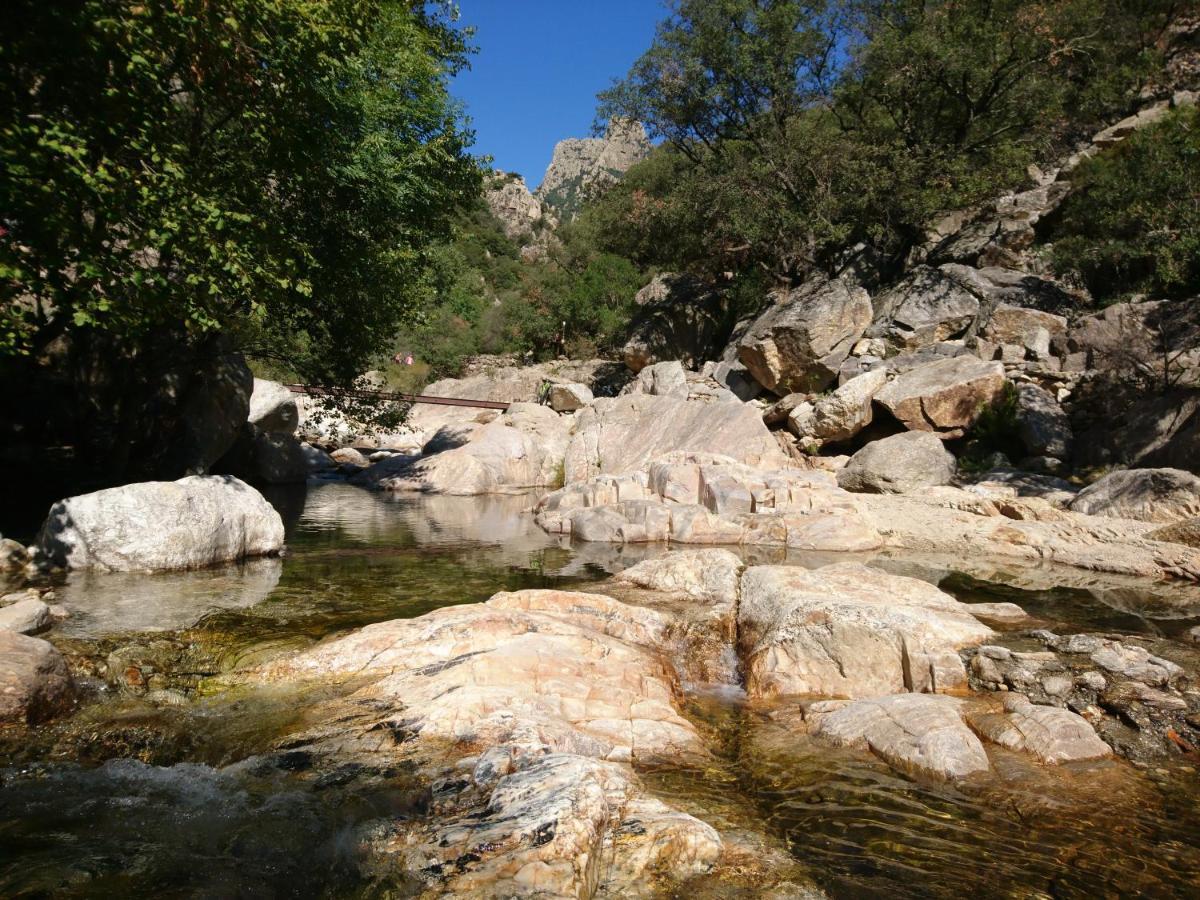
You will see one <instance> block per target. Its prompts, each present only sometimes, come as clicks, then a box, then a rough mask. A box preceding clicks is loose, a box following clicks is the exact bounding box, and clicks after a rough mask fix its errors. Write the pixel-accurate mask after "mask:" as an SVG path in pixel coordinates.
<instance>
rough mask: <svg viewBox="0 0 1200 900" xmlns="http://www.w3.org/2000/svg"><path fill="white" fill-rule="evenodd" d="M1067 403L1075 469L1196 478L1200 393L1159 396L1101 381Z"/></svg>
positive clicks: (1086, 383)
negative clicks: (1165, 471) (1156, 471)
mask: <svg viewBox="0 0 1200 900" xmlns="http://www.w3.org/2000/svg"><path fill="white" fill-rule="evenodd" d="M1071 403H1072V409H1071V424H1072V429H1073V431H1074V432H1075V435H1076V440H1075V443H1074V454H1073V458H1072V461H1073V463H1074V464H1075V466H1076V467H1078V468H1096V467H1105V466H1108V467H1112V466H1116V467H1120V468H1127V467H1135V468H1136V467H1143V468H1172V469H1185V470H1187V471H1189V472H1197V473H1200V391H1195V390H1172V391H1167V392H1165V393H1161V394H1160V393H1156V392H1148V391H1146V390H1145V389H1139V388H1137V387H1136V386H1133V385H1129V384H1121V385H1114V384H1113V383H1112V382H1111V381H1109V380H1108V379H1106V378H1100V379H1096V380H1088V381H1084V382H1082V383H1081V384H1080V385H1079V387H1078V388H1077V389H1076V390H1075V392H1074V394H1073V396H1072V398H1071Z"/></svg>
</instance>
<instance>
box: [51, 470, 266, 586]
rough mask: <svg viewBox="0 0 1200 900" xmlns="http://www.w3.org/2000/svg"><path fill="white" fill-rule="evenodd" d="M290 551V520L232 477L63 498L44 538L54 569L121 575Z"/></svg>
mask: <svg viewBox="0 0 1200 900" xmlns="http://www.w3.org/2000/svg"><path fill="white" fill-rule="evenodd" d="M282 549H283V520H282V519H281V518H280V517H279V513H278V512H276V511H275V509H274V507H272V506H271V504H270V503H268V502H267V501H266V500H265V499H264V498H263V496H262V494H260V493H259V492H258V491H256V490H254V488H252V487H250V486H249V485H247V484H245V483H244V482H242V481H239V480H238V479H237V478H233V477H231V476H189V477H187V478H181V479H180V480H178V481H173V482H172V481H147V482H139V483H137V484H127V485H124V486H123V487H117V488H109V489H107V490H103V491H96V492H95V493H92V494H83V495H81V496H78V497H69V498H67V499H66V500H60V501H59V502H58V503H55V504H54V505H53V506H52V507H51V508H50V513H49V514H48V515H47V516H46V521H45V523H44V524H43V525H42V530H41V533H40V534H39V535H38V551H39V553H40V555H41V556H42V558H44V559H46V560H47V561H49V562H50V563H51V564H53V565H57V566H62V567H64V568H68V569H87V568H93V569H102V570H107V571H113V572H128V571H157V570H168V569H196V568H201V567H203V566H209V565H213V564H214V563H219V562H226V561H229V560H238V559H245V558H246V557H252V556H269V555H272V554H276V553H278V552H279V551H280V550H282Z"/></svg>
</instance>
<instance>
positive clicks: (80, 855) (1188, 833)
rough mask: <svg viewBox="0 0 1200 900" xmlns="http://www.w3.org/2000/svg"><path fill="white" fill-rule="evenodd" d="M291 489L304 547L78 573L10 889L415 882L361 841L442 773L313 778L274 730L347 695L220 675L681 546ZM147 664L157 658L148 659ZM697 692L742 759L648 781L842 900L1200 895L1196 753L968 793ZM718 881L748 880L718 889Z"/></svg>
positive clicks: (1057, 610)
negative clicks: (766, 845)
mask: <svg viewBox="0 0 1200 900" xmlns="http://www.w3.org/2000/svg"><path fill="white" fill-rule="evenodd" d="M272 500H273V502H275V503H276V505H277V506H278V507H279V508H280V509H281V511H282V512H283V513H284V515H285V519H286V520H287V521H288V532H289V534H288V543H289V548H290V552H289V553H288V555H287V556H286V557H285V558H284V559H282V560H263V561H258V562H254V563H249V564H246V565H242V566H233V567H228V568H225V569H220V570H213V571H207V572H201V573H190V574H181V575H158V576H146V575H136V576H126V575H90V576H88V575H80V576H74V577H72V579H71V580H69V581H68V582H67V583H65V584H63V585H60V586H58V588H57V594H58V601H59V602H61V603H62V604H64V605H65V606H67V607H68V609H69V610H70V612H71V617H70V618H69V619H67V620H66V621H65V622H64V623H62V624H61V625H59V626H57V627H56V628H55V629H54V630H53V631H52V632H50V633H49V634H48V635H47V637H48V638H49V639H50V640H52V641H53V642H54V643H55V644H56V645H57V646H59V647H60V649H62V650H63V651H64V652H66V653H67V654H68V655H69V657H70V659H71V661H72V663H73V666H74V668H75V669H76V671H79V672H83V673H85V677H84V684H85V687H86V688H87V690H86V691H85V702H84V703H83V704H82V706H81V708H80V710H79V711H78V712H77V713H75V714H74V715H73V716H71V717H68V718H66V719H63V720H60V721H57V722H54V723H51V724H49V725H45V726H42V727H41V728H38V729H36V730H34V731H32V732H19V733H18V732H15V731H14V732H10V733H8V734H4V733H2V732H0V896H3V897H40V896H80V897H83V896H88V897H97V896H99V897H108V896H111V897H129V896H147V895H154V896H159V897H182V896H188V897H194V896H199V897H250V896H253V897H273V896H279V897H285V896H302V897H306V896H330V897H345V896H405V895H408V894H411V893H415V892H416V891H417V890H418V887H419V886H418V885H417V884H415V883H406V882H405V880H404V879H403V877H400V878H398V879H397V878H393V879H391V880H387V881H380V880H378V877H374V878H372V877H368V876H367V875H365V874H364V873H362V872H361V871H360V869H359V866H358V865H357V860H356V857H355V852H354V841H353V839H352V837H351V836H352V834H353V832H354V829H355V828H356V826H358V825H360V824H361V823H364V822H367V821H370V820H372V819H377V818H379V817H381V816H387V815H395V816H403V815H405V814H407V813H408V812H410V811H412V810H414V809H416V808H417V807H419V805H420V804H421V802H422V799H421V798H422V792H421V790H420V788H419V786H417V785H413V784H409V783H407V782H406V780H405V778H404V777H403V774H402V773H400V774H398V775H397V777H395V778H394V779H393V780H392V781H391V782H389V786H388V787H386V788H381V787H380V786H379V782H378V781H372V782H371V783H370V784H369V785H363V786H359V785H358V784H357V782H355V781H354V780H353V779H347V780H346V781H345V782H342V781H340V780H339V779H337V778H317V779H315V780H314V779H312V778H306V777H303V767H304V763H303V760H300V759H292V758H290V757H289V755H288V754H287V753H282V754H281V753H279V752H277V751H276V749H275V747H274V745H275V743H276V742H277V741H278V739H279V738H280V736H282V735H285V734H287V733H289V732H291V731H293V730H295V729H296V728H297V727H299V726H300V725H302V724H303V722H304V717H305V711H306V709H307V708H308V707H309V706H310V705H311V704H312V703H313V702H314V701H315V700H318V699H324V698H322V697H314V696H312V695H311V694H305V693H303V692H300V691H298V690H289V689H288V688H285V687H277V686H276V687H269V688H261V689H256V690H253V691H251V690H247V689H233V690H228V689H221V690H214V689H213V688H212V687H211V684H212V682H211V677H212V676H214V675H219V674H220V673H223V672H228V671H231V670H233V669H235V668H238V667H242V666H246V665H249V664H252V663H255V662H260V661H263V660H266V659H269V658H271V657H272V656H275V655H277V654H279V653H282V652H285V651H288V650H293V649H297V648H301V647H304V646H307V645H309V644H311V643H313V642H315V641H318V640H320V639H322V638H324V637H327V636H329V635H333V634H338V633H344V632H346V631H348V630H351V629H354V628H357V627H361V626H363V625H366V624H369V623H371V622H377V621H383V620H386V619H392V618H398V617H409V616H418V615H421V614H422V613H424V612H427V611H429V610H431V609H435V608H438V607H440V606H445V605H449V604H457V603H472V602H478V601H481V600H485V599H486V598H488V597H489V596H491V595H492V594H493V593H495V592H496V591H499V590H506V589H510V590H511V589H519V588H529V587H570V588H574V587H584V586H591V585H594V584H596V583H597V582H600V581H602V580H603V579H604V578H606V577H607V575H608V574H610V573H612V572H616V571H619V570H620V569H623V568H625V567H626V566H628V565H630V564H632V563H634V562H636V561H638V560H639V559H642V558H645V557H646V556H649V555H656V554H658V553H662V552H665V551H664V550H663V549H662V548H657V547H641V548H632V549H629V550H621V549H619V548H614V547H610V546H607V545H575V546H572V545H571V544H570V543H569V542H568V541H566V540H564V539H562V538H560V537H555V536H550V535H546V534H544V533H543V532H541V531H540V530H539V529H538V528H537V527H536V526H535V525H534V524H533V521H532V518H531V517H530V516H529V515H527V514H525V513H524V512H523V510H524V509H525V508H526V507H528V505H529V504H530V503H531V502H532V498H531V497H523V496H517V497H501V498H488V499H478V498H450V497H428V496H423V497H409V498H404V499H398V500H397V499H389V498H387V497H385V496H382V495H378V494H370V493H367V492H364V491H362V490H359V489H357V488H354V487H350V486H347V485H345V484H341V483H336V482H331V483H325V484H315V485H312V486H310V487H309V489H308V490H307V493H306V494H304V493H301V494H296V493H288V494H281V495H279V496H277V497H273V498H272ZM829 560H830V558H829V557H825V558H818V557H814V556H804V555H801V556H781V555H780V554H776V553H772V552H769V551H764V552H761V553H757V554H754V556H753V558H752V559H751V561H771V562H788V563H795V564H799V565H814V564H820V563H822V562H827V561H829ZM878 563H879V564H881V565H884V566H885V567H887V568H889V569H892V570H894V571H896V572H898V573H901V574H911V575H916V576H918V577H924V578H928V579H930V580H932V581H935V582H938V583H940V584H941V585H942V587H943V588H944V589H946V590H949V591H951V592H952V593H954V594H956V595H957V596H958V597H959V598H960V599H963V600H966V601H971V600H987V601H991V600H997V599H1004V600H1012V601H1014V602H1017V603H1019V604H1021V605H1022V606H1024V607H1025V608H1026V609H1027V610H1028V611H1029V612H1030V613H1032V614H1033V615H1035V616H1037V617H1039V619H1040V620H1041V621H1043V622H1044V623H1045V624H1046V625H1047V626H1048V627H1055V628H1062V629H1074V630H1091V631H1110V632H1117V633H1122V634H1145V635H1152V636H1165V637H1173V636H1176V635H1178V634H1180V633H1181V632H1182V631H1183V630H1185V629H1186V628H1188V627H1190V626H1191V625H1193V624H1196V622H1197V621H1200V618H1198V616H1200V605H1195V606H1193V605H1189V604H1190V603H1191V601H1192V598H1191V597H1190V596H1188V595H1179V594H1177V593H1174V594H1167V593H1164V592H1155V591H1150V592H1148V591H1146V590H1145V589H1144V588H1140V587H1138V586H1137V585H1132V584H1124V583H1120V582H1116V581H1111V580H1109V581H1092V580H1088V579H1086V578H1073V577H1068V576H1065V575H1064V576H1063V577H1061V578H1060V577H1059V575H1058V574H1057V573H1045V572H1007V571H1004V570H1003V569H995V568H989V567H987V566H984V565H982V564H981V563H979V562H978V561H962V560H960V561H944V560H943V561H939V560H913V559H880V560H878ZM964 570H966V571H964ZM1064 582H1065V583H1064ZM126 663H130V666H131V668H130V669H129V671H136V672H138V673H142V674H139V675H138V677H137V678H136V679H133V680H123V679H122V678H121V677H119V675H120V673H121V672H122V671H125V669H124V668H123V667H124V666H125V664H126ZM133 664H136V666H134V665H133ZM147 672H148V673H150V674H149V675H148V676H146V675H145V674H144V673H147ZM89 673H90V675H89ZM113 673H117V674H118V677H117V678H116V682H117V684H118V687H116V688H114V687H112V686H111V685H110V684H108V683H106V682H107V681H110V680H112V679H113ZM345 689H347V690H348V688H345ZM685 712H686V714H687V715H689V716H690V717H691V718H692V719H693V721H695V722H696V723H697V725H698V726H699V727H700V728H701V729H702V731H704V732H706V733H707V734H709V735H710V736H711V743H712V746H713V747H714V748H715V749H716V750H717V751H718V759H719V764H718V765H717V766H715V767H713V768H709V769H706V770H704V771H692V770H687V769H677V768H676V769H666V770H652V771H647V772H645V773H644V775H645V777H646V779H647V782H648V784H649V785H650V786H651V787H652V789H654V790H656V791H658V792H659V793H660V794H661V795H662V796H663V797H664V798H666V799H670V800H672V801H674V802H676V803H678V804H679V805H681V806H682V807H683V808H685V809H687V810H688V811H690V812H694V813H695V814H697V815H699V816H701V817H702V818H705V819H707V820H708V821H710V822H712V823H713V824H714V825H716V826H717V827H718V828H719V829H722V830H727V829H728V830H736V829H751V830H752V829H757V830H759V831H762V832H765V833H766V834H767V836H768V839H769V840H771V841H774V842H776V843H777V844H778V845H779V846H781V847H784V848H786V850H787V851H788V852H790V854H791V855H792V857H793V858H794V859H795V860H796V862H797V864H798V865H799V866H800V867H802V868H803V869H804V870H805V871H806V872H807V873H808V874H809V875H810V876H811V877H812V878H813V879H815V880H816V882H817V883H818V884H819V885H821V887H823V888H824V889H825V890H826V891H827V892H828V893H829V895H830V896H832V897H839V898H840V897H848V898H849V897H863V896H883V895H887V896H889V897H908V896H912V897H918V896H920V897H926V896H932V897H961V896H963V895H966V894H968V893H970V894H972V895H974V896H977V897H1084V896H1087V897H1093V896H1110V895H1112V896H1115V895H1128V894H1134V893H1139V892H1140V893H1142V894H1143V895H1146V896H1164V897H1166V896H1188V895H1191V896H1196V895H1197V894H1198V893H1200V790H1197V777H1198V776H1197V775H1196V773H1195V771H1194V770H1193V771H1189V769H1190V767H1189V766H1187V765H1183V764H1179V765H1172V766H1171V767H1168V768H1163V769H1161V770H1157V769H1153V768H1152V769H1146V770H1138V769H1135V768H1134V767H1133V766H1131V765H1129V764H1128V763H1125V762H1103V763H1096V764H1090V765H1081V766H1075V767H1063V768H1061V769H1057V770H1048V769H1043V768H1039V767H1035V766H1031V765H1030V764H1028V762H1027V761H1025V760H1022V759H1017V758H1015V757H1014V758H1012V759H1009V758H1008V757H1006V756H1004V755H1003V754H1000V755H998V756H997V757H996V759H995V760H994V762H995V765H996V774H995V776H994V777H989V779H988V780H986V781H984V782H979V783H972V784H965V785H959V786H955V787H950V786H947V785H944V784H938V783H932V782H929V783H927V782H923V781H920V780H914V779H909V778H904V777H901V776H898V775H896V774H895V773H893V772H892V771H891V770H889V769H888V768H887V767H885V766H883V765H882V764H879V763H878V762H876V761H874V760H873V759H871V758H870V757H866V756H864V755H863V754H858V753H854V752H851V751H840V750H831V749H829V748H824V747H821V748H818V747H816V746H814V745H811V744H809V742H808V741H807V739H806V738H804V737H803V736H798V735H796V734H795V733H794V732H792V731H789V730H788V729H786V728H784V727H782V726H781V725H780V724H779V723H777V722H775V721H773V720H772V718H771V716H770V715H769V710H763V709H752V708H749V707H747V706H746V705H745V704H744V703H743V702H742V701H741V699H740V697H739V696H738V694H737V692H736V691H724V692H716V693H712V692H704V691H696V692H694V693H693V694H692V696H691V697H690V699H689V703H688V707H687V709H686V711H685ZM696 889H697V894H696V895H697V896H723V889H722V886H721V885H719V884H713V885H698V886H696Z"/></svg>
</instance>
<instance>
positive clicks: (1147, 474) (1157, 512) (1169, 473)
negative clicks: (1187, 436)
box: [1071, 469, 1200, 525]
mask: <svg viewBox="0 0 1200 900" xmlns="http://www.w3.org/2000/svg"><path fill="white" fill-rule="evenodd" d="M1071 509H1072V510H1074V511H1075V512H1080V513H1086V514H1087V515H1090V516H1113V517H1116V518H1120V519H1137V520H1139V521H1142V522H1158V523H1161V524H1164V525H1165V524H1169V523H1171V522H1180V521H1182V520H1184V519H1190V518H1193V517H1195V516H1197V515H1200V477H1197V476H1195V475H1193V474H1192V473H1190V472H1184V471H1183V470H1181V469H1125V470H1122V471H1118V472H1110V473H1109V474H1108V475H1105V476H1104V477H1103V478H1101V479H1100V480H1099V481H1096V482H1094V483H1093V484H1090V485H1088V486H1087V487H1086V488H1084V489H1083V490H1082V491H1080V492H1079V493H1078V494H1077V495H1076V496H1075V499H1074V500H1073V501H1072V503H1071Z"/></svg>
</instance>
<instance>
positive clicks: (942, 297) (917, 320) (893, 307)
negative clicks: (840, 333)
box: [872, 266, 979, 350]
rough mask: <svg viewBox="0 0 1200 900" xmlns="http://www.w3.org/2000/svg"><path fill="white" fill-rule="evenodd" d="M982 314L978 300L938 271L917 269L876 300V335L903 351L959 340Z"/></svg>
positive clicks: (926, 268) (924, 268)
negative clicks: (956, 338)
mask: <svg viewBox="0 0 1200 900" xmlns="http://www.w3.org/2000/svg"><path fill="white" fill-rule="evenodd" d="M978 315H979V300H978V298H977V297H976V296H975V295H974V294H973V293H971V292H970V291H968V290H966V289H965V288H964V287H963V286H962V285H961V284H960V283H959V282H958V281H956V280H955V279H953V278H951V277H949V276H947V275H946V274H945V273H943V272H941V271H939V270H938V269H931V268H928V267H925V266H921V267H918V268H916V269H914V270H913V271H912V272H910V273H909V274H908V275H907V276H905V278H904V280H902V281H901V282H900V283H899V284H897V285H896V286H895V287H892V288H890V289H889V290H887V291H886V292H884V293H882V294H880V295H878V296H877V297H875V316H876V322H877V324H876V326H875V328H874V329H872V330H873V332H875V333H877V334H878V335H879V336H880V337H886V338H887V339H888V341H889V342H890V343H892V344H893V345H894V346H897V347H899V348H901V349H903V350H916V349H919V348H921V347H927V346H929V345H931V344H936V343H937V342H939V341H945V340H948V339H950V338H953V337H957V336H959V335H961V334H962V333H964V332H965V331H966V330H967V329H968V328H969V327H970V326H971V324H972V323H973V322H974V321H975V319H976V317H977V316H978Z"/></svg>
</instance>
